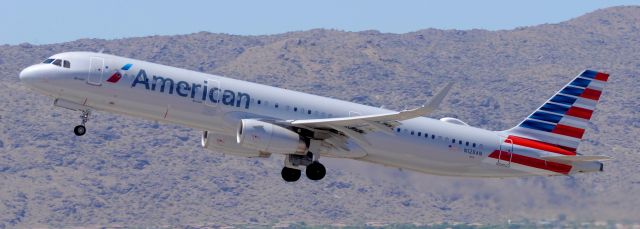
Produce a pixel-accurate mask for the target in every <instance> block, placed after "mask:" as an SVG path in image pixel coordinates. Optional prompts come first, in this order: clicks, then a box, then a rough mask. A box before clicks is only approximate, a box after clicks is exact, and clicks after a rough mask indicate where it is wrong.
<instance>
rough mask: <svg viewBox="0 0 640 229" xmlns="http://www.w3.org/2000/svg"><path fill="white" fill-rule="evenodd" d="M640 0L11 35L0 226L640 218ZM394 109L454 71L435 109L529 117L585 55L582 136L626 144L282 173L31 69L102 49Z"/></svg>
mask: <svg viewBox="0 0 640 229" xmlns="http://www.w3.org/2000/svg"><path fill="white" fill-rule="evenodd" d="M638 44H640V7H637V6H630V7H614V8H608V9H603V10H598V11H595V12H593V13H589V14H586V15H584V16H581V17H578V18H575V19H573V20H570V21H566V22H563V23H559V24H545V25H538V26H531V27H522V28H518V29H514V30H500V31H486V30H436V29H425V30H420V31H417V32H412V33H405V34H389V33H380V32H378V31H362V32H344V31H336V30H324V29H316V30H310V31H301V32H290V33H285V34H277V35H269V36H235V35H228V34H212V33H207V32H200V33H195V34H189V35H180V36H150V37H138V38H127V39H119V40H100V39H82V40H77V41H72V42H67V43H60V44H50V45H30V44H26V43H25V44H20V45H15V46H10V45H4V46H0V79H1V80H0V92H2V96H1V97H0V228H4V227H34V226H46V225H49V226H91V225H111V226H118V225H130V226H131V225H140V226H167V225H205V224H206V225H228V224H247V223H249V224H271V223H275V222H283V221H285V222H305V223H307V224H330V223H336V222H338V223H345V224H364V223H366V222H369V221H380V222H400V223H412V222H419V223H429V222H438V221H462V222H480V223H485V224H494V223H504V222H506V221H507V220H509V219H512V220H522V219H531V220H548V219H566V220H579V221H581V220H603V219H604V220H607V219H611V220H638V216H639V215H640V198H638V197H639V196H640V175H638V174H640V169H639V168H638V164H639V162H640V157H639V156H640V150H638V149H639V148H640V142H639V141H638V140H637V138H638V136H640V128H639V127H640V116H639V115H640V108H639V107H640V99H639V98H640V90H639V89H638V88H640V83H639V82H640V81H639V80H638V75H639V71H640V70H639V69H640V46H639V45H638ZM101 49H104V52H106V53H112V54H115V55H120V56H126V57H132V58H137V59H142V60H147V61H152V62H158V63H162V64H166V65H171V66H176V67H182V68H187V69H192V70H196V71H202V72H208V73H214V74H220V75H226V76H230V77H234V78H238V79H243V80H249V81H254V82H259V83H264V84H269V85H273V86H278V87H286V88H289V89H294V90H300V91H304V92H308V93H313V94H318V95H323V96H329V97H334V98H339V99H344V100H349V101H354V102H358V103H364V104H369V105H374V106H382V105H384V106H386V107H388V108H394V109H403V108H409V107H415V106H418V105H421V104H423V103H425V102H426V101H428V99H429V97H430V96H431V95H432V92H433V91H434V90H436V89H438V88H439V87H441V86H442V85H443V84H444V83H446V82H451V81H455V82H457V86H456V88H455V89H454V90H453V91H452V94H450V96H449V97H448V98H447V100H446V102H445V103H446V104H444V105H443V106H442V110H441V111H439V112H437V113H435V114H433V115H432V117H434V118H441V117H444V116H452V117H457V118H460V119H462V120H464V121H466V122H467V123H469V124H471V125H474V126H480V127H484V128H490V129H496V130H498V129H505V128H508V127H510V126H513V125H515V124H516V123H517V122H518V121H520V120H521V119H523V118H524V117H525V116H526V115H528V114H529V113H530V112H531V111H533V110H534V109H535V108H536V107H537V106H539V105H540V104H541V103H542V102H544V100H546V99H547V98H548V97H549V96H551V95H552V94H553V93H554V92H555V91H556V90H557V89H559V88H560V87H561V86H562V85H564V84H565V83H567V82H568V80H570V79H571V78H572V77H574V76H575V75H576V74H578V73H579V72H580V71H581V70H583V69H585V68H590V69H595V70H600V71H606V72H609V73H610V74H611V77H610V80H609V84H608V85H607V88H606V91H605V93H604V95H603V98H602V100H601V103H600V104H599V107H598V108H599V110H598V111H597V112H596V114H595V117H594V119H593V123H592V125H591V129H590V130H589V131H588V132H587V135H586V140H585V141H584V143H583V144H581V146H580V148H579V151H581V152H582V153H584V154H607V155H611V156H613V157H615V158H616V160H615V161H613V162H609V163H607V164H606V166H605V170H606V171H605V172H604V173H598V174H586V175H578V176H575V177H531V178H513V179H468V178H451V177H438V176H432V175H425V174H417V173H412V172H407V171H399V170H397V169H391V168H385V167H382V166H378V165H371V164H367V163H360V162H353V161H344V160H326V162H325V165H326V166H327V167H328V169H329V172H328V175H327V178H325V179H324V180H322V181H319V182H311V181H308V180H306V179H301V182H297V183H294V184H287V183H285V182H283V181H282V180H281V178H280V175H279V172H280V168H281V166H282V158H281V157H277V156H275V157H272V158H270V159H262V160H260V159H242V158H235V157H231V156H224V155H223V154H221V153H216V152H210V151H206V150H203V149H201V148H200V147H199V134H200V133H199V132H198V131H197V130H193V129H189V128H184V127H180V126H175V125H169V124H162V123H160V124H159V123H155V122H151V121H146V120H141V119H136V118H130V117H123V116H118V115H114V114H109V113H101V112H97V113H96V115H95V116H94V118H93V120H92V121H91V122H90V124H89V130H90V132H89V134H87V135H86V136H83V137H76V136H74V135H73V133H72V131H71V130H72V128H73V126H75V125H77V123H78V122H79V118H78V115H79V114H78V113H75V112H70V111H67V110H64V109H59V108H54V107H52V106H51V102H52V100H51V99H50V98H46V97H43V96H41V95H39V94H37V93H35V92H33V91H31V90H28V89H27V88H25V86H24V85H22V84H20V82H19V81H18V78H17V75H18V72H19V71H20V70H21V69H22V68H24V67H26V66H28V65H31V64H34V63H37V62H39V61H41V60H42V59H44V58H45V57H48V56H50V55H52V54H55V53H59V52H65V51H98V50H101Z"/></svg>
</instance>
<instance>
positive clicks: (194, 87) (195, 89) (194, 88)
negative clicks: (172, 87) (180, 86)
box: [191, 83, 202, 99]
mask: <svg viewBox="0 0 640 229" xmlns="http://www.w3.org/2000/svg"><path fill="white" fill-rule="evenodd" d="M199 87H202V85H200V84H195V83H193V84H191V98H192V99H193V98H195V97H196V91H198V89H197V88H199Z"/></svg>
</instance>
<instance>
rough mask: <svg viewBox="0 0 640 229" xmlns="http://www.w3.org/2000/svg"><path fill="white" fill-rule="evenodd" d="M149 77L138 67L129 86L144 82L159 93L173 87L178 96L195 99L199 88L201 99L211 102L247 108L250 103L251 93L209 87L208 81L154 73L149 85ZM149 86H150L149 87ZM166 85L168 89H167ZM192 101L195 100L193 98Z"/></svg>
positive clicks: (145, 86)
mask: <svg viewBox="0 0 640 229" xmlns="http://www.w3.org/2000/svg"><path fill="white" fill-rule="evenodd" d="M149 80H150V79H149V78H148V77H147V73H146V72H145V71H144V70H143V69H140V71H139V72H138V75H137V76H136V77H135V78H134V79H133V82H132V83H131V87H135V86H136V85H138V84H144V88H145V89H147V90H151V91H156V88H158V86H159V88H158V90H157V91H158V92H160V93H168V94H170V95H171V94H173V91H174V88H175V92H176V94H177V95H178V96H181V97H189V96H190V97H191V98H192V99H195V98H196V96H197V95H198V93H199V90H198V89H199V88H200V89H201V90H202V97H201V100H202V101H205V100H207V99H208V100H209V101H211V102H212V103H222V104H224V105H228V106H235V107H242V105H244V108H245V109H249V106H250V104H251V95H250V94H249V93H244V92H237V93H236V92H234V91H232V90H224V91H223V90H222V89H220V88H218V87H215V86H213V87H209V86H208V82H207V81H206V80H205V81H204V84H197V83H189V82H186V81H177V83H176V81H175V80H174V79H172V78H170V77H163V76H156V75H154V76H153V78H152V79H151V85H149ZM149 86H151V87H149ZM167 87H169V89H168V90H167ZM194 102H197V101H195V100H194Z"/></svg>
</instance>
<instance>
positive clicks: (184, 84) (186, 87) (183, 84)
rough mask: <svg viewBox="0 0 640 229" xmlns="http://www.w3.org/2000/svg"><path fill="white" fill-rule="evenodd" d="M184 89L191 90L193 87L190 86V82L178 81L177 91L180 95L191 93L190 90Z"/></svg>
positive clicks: (184, 95)
mask: <svg viewBox="0 0 640 229" xmlns="http://www.w3.org/2000/svg"><path fill="white" fill-rule="evenodd" d="M182 89H184V90H187V91H188V90H191V88H190V87H189V83H187V82H184V81H178V84H177V85H176V93H177V94H178V95H179V96H182V97H187V96H188V95H189V93H188V92H183V91H182Z"/></svg>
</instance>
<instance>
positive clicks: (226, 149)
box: [201, 130, 271, 157]
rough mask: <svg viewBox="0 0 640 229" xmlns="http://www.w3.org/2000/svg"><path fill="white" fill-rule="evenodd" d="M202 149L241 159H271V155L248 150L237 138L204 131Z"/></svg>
mask: <svg viewBox="0 0 640 229" xmlns="http://www.w3.org/2000/svg"><path fill="white" fill-rule="evenodd" d="M201 144H202V147H203V148H205V149H208V150H211V151H215V152H218V153H224V154H231V155H235V156H241V157H269V156H271V155H270V154H269V153H263V152H258V151H257V150H254V149H247V148H244V147H242V146H240V145H239V144H238V143H237V142H236V136H232V135H221V134H214V133H210V132H209V131H206V130H205V131H202V141H201Z"/></svg>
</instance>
